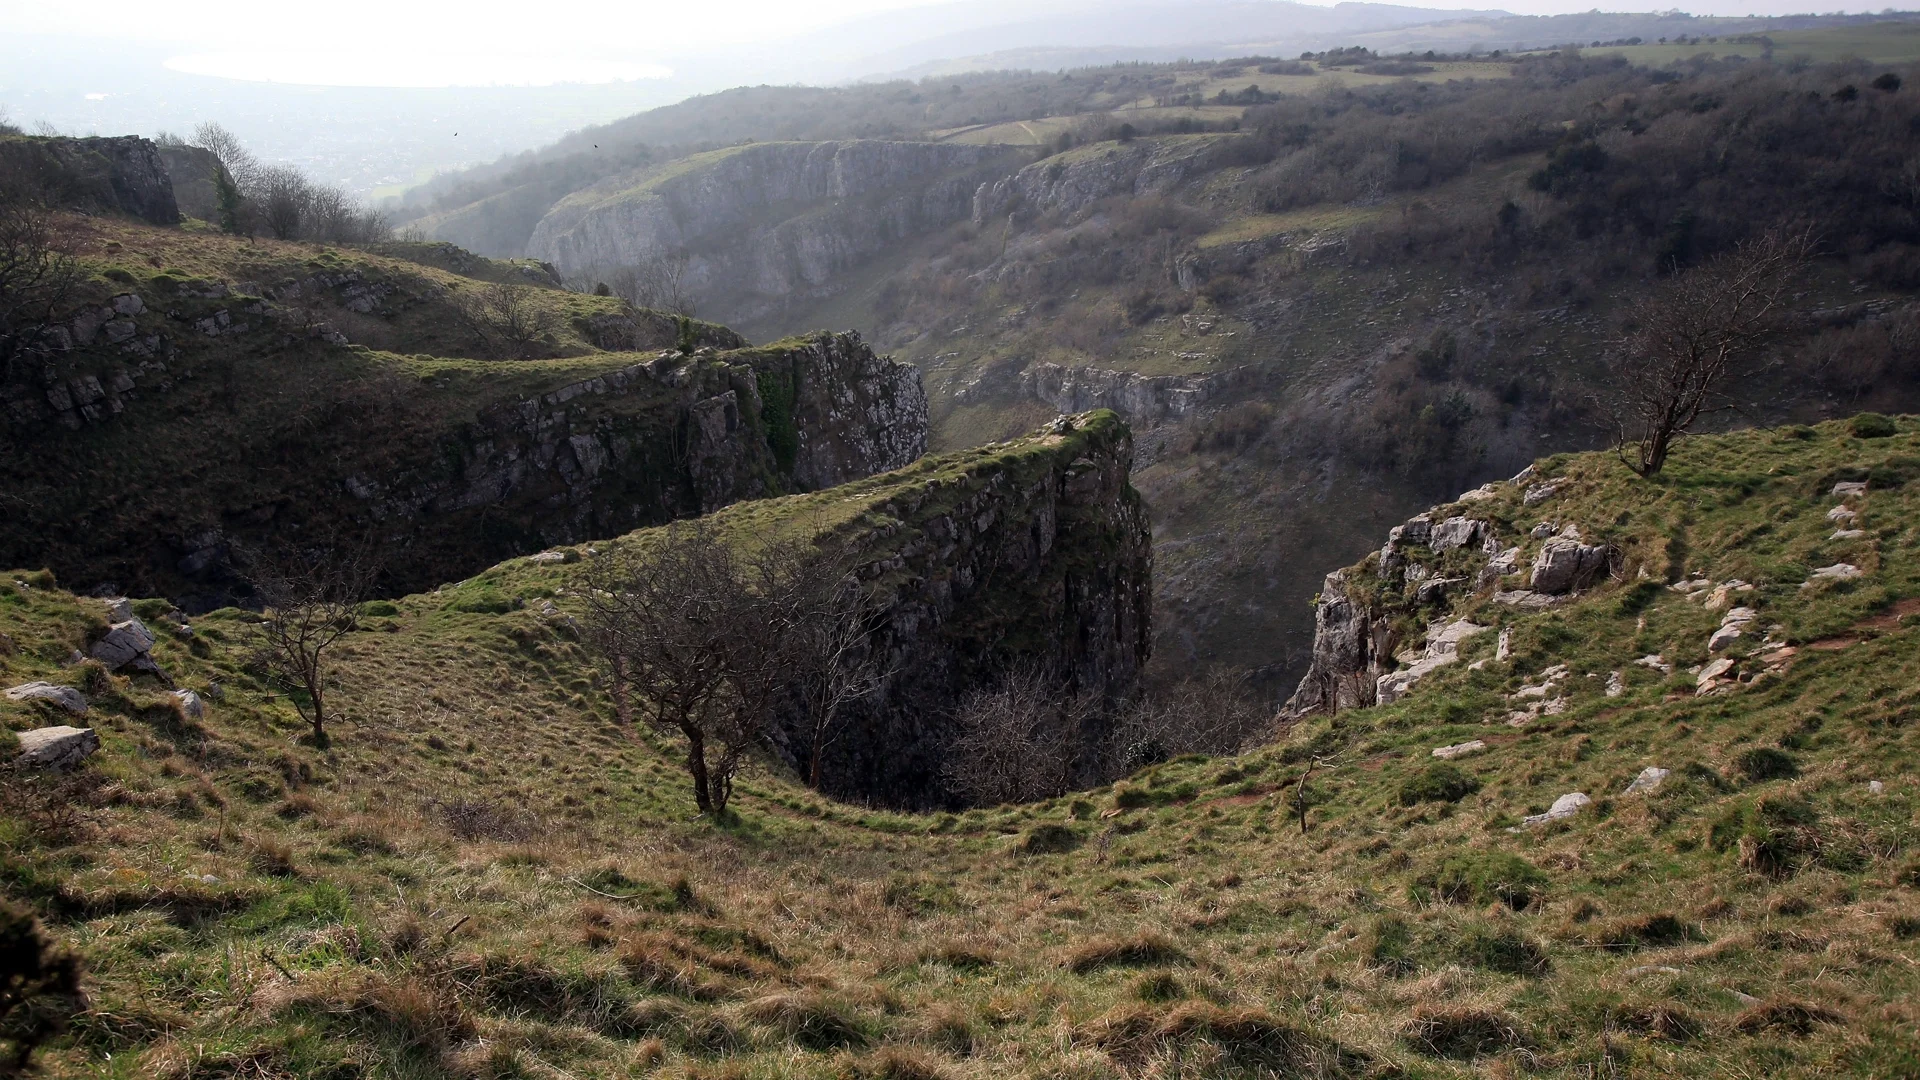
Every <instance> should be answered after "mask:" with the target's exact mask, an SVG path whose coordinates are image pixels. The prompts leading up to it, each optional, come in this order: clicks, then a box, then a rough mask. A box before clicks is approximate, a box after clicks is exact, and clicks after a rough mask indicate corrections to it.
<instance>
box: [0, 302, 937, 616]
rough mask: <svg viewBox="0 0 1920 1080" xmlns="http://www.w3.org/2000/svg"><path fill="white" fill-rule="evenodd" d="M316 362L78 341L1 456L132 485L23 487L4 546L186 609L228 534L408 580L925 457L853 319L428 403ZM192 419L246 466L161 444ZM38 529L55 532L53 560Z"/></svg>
mask: <svg viewBox="0 0 1920 1080" xmlns="http://www.w3.org/2000/svg"><path fill="white" fill-rule="evenodd" d="M136 299H137V298H134V297H127V298H124V299H122V300H119V301H116V303H119V304H123V305H125V306H126V307H128V308H132V307H133V303H132V301H134V300H136ZM109 308H110V309H111V308H112V305H109ZM117 317H120V318H124V319H126V320H127V321H128V323H129V324H130V325H131V324H132V317H131V316H117ZM248 318H249V316H248V315H247V314H246V313H245V312H241V313H240V316H239V317H238V318H236V319H235V320H233V321H232V322H231V323H230V324H229V326H240V325H244V323H245V322H246V321H248ZM105 325H106V326H108V327H111V325H112V322H111V320H109V321H108V322H107V323H106V324H105ZM220 329H222V328H221V327H217V326H216V327H214V328H213V330H211V331H209V332H210V333H214V332H218V331H219V330H220ZM98 332H99V333H102V334H107V333H112V332H113V331H111V330H110V329H100V330H99V331H98ZM127 340H129V341H131V342H133V343H134V344H141V343H142V342H143V341H144V339H142V338H139V337H138V336H129V337H128V338H127ZM335 355H336V357H337V358H335V359H310V360H309V361H308V362H307V364H306V367H307V369H308V370H307V371H305V372H304V373H303V375H302V377H301V379H300V380H299V385H297V386H286V385H284V383H285V379H284V377H281V378H279V379H278V380H277V381H276V380H269V381H267V382H255V381H254V380H253V377H252V374H251V372H252V368H251V367H248V366H246V365H245V364H244V362H243V361H240V360H234V359H227V360H224V361H221V362H220V364H216V365H212V366H209V364H208V363H202V362H200V361H198V360H196V359H195V358H194V357H193V356H192V355H191V354H185V353H179V352H175V351H171V350H169V351H166V352H164V353H163V352H158V351H156V352H154V354H153V355H152V356H141V357H137V358H136V357H134V356H132V355H128V356H126V357H124V358H123V359H122V360H120V361H118V362H115V363H111V364H109V363H107V362H105V361H104V360H102V359H100V358H99V357H98V356H97V355H95V354H93V353H78V354H76V356H75V358H73V359H72V360H71V361H70V362H69V364H70V365H71V370H69V367H66V366H63V367H60V368H59V373H60V374H59V377H57V378H54V380H53V382H52V383H51V384H49V389H47V390H46V391H45V392H44V393H38V392H34V391H33V390H32V389H31V388H15V391H16V392H18V393H19V396H18V397H16V398H14V399H13V400H12V402H11V416H12V420H13V423H12V424H11V429H10V430H9V428H8V427H0V435H4V436H7V437H8V443H9V444H10V445H9V446H8V450H7V452H8V453H9V454H13V453H19V454H21V455H22V457H21V458H20V460H23V461H24V460H34V461H41V460H45V461H63V462H66V463H67V464H66V467H65V470H64V471H65V472H66V473H67V474H68V475H77V476H84V477H85V478H86V480H85V487H86V496H87V504H88V505H89V506H98V505H99V504H101V503H103V502H104V503H109V504H113V503H120V502H127V500H129V499H131V497H132V494H133V493H134V492H136V491H137V492H138V495H139V497H138V499H137V500H132V501H131V502H130V503H129V504H128V506H129V508H127V509H124V510H115V511H112V512H103V511H99V510H92V511H85V513H87V514H88V516H89V524H88V527H87V528H84V529H67V528H64V527H63V526H62V525H61V524H60V522H59V519H60V518H61V517H62V515H64V514H66V513H67V512H68V511H67V510H66V509H64V507H65V503H63V502H62V498H63V496H61V494H60V493H59V491H58V490H56V489H54V488H51V487H47V488H45V489H44V490H40V489H38V488H36V490H35V491H32V492H27V493H28V494H36V493H37V494H43V495H44V496H45V497H44V498H31V499H28V500H27V502H28V507H27V509H26V510H25V511H23V512H22V513H21V514H17V515H13V516H12V518H11V520H10V521H9V522H8V524H7V525H6V526H5V527H4V528H0V561H4V562H6V563H8V564H9V565H30V564H31V565H40V564H45V563H51V564H52V566H53V567H54V569H55V570H56V571H58V572H59V573H60V575H61V576H62V577H63V578H64V579H66V580H69V581H75V582H79V583H83V584H85V585H87V586H88V587H91V586H92V585H93V584H94V583H97V582H110V583H113V584H114V585H116V586H118V587H119V588H120V589H122V590H131V591H134V592H136V593H140V594H149V595H167V596H171V597H173V598H175V599H176V601H178V602H180V603H182V604H183V605H185V606H189V607H192V608H204V607H207V606H215V605H218V604H221V603H225V602H228V601H229V600H231V599H232V594H231V592H230V590H231V589H232V588H234V587H235V584H236V583H235V582H234V581H233V579H232V578H231V576H230V572H229V571H228V569H227V564H228V555H229V552H230V550H231V548H232V546H233V545H234V544H235V543H243V544H248V545H259V544H262V543H265V542H270V541H271V540H272V538H273V537H275V536H280V535H284V534H286V533H287V532H289V531H293V530H299V531H303V532H304V533H307V534H311V533H313V532H315V531H320V532H323V533H324V532H326V531H338V530H345V531H348V532H352V533H358V532H362V531H366V530H373V531H374V532H375V533H376V534H377V535H379V536H380V537H381V538H382V539H383V540H384V541H385V544H386V546H387V548H388V549H389V551H390V554H389V556H388V570H389V575H390V581H389V583H388V587H389V588H391V589H392V590H393V591H396V592H399V591H409V590H419V589H425V588H431V587H433V586H434V585H437V584H439V583H441V582H444V581H449V580H456V579H458V578H461V577H464V576H466V575H468V574H471V573H473V572H474V571H475V570H476V569H478V568H480V567H484V566H486V565H489V564H491V563H493V562H497V561H499V560H501V559H503V558H507V557H509V556H512V555H516V554H524V553H526V552H528V551H535V550H538V549H540V548H541V547H543V546H546V545H550V544H556V543H565V542H574V541H581V540H588V539H593V538H597V537H606V536H613V535H617V534H619V533H623V532H627V531H630V530H632V529H636V528H642V527H645V526H648V525H654V524H659V523H662V522H665V521H669V520H672V519H674V518H678V517H685V516H690V515H695V514H701V513H706V512H708V511H711V510H713V509H716V508H718V507H720V506H724V505H726V504H727V503H730V502H734V501H737V500H741V499H750V498H758V497H761V496H766V495H775V494H784V493H790V492H796V491H807V490H813V489H815V488H819V487H827V486H832V485H835V484H840V483H844V482H846V481H848V480H852V479H855V478H858V477H863V476H867V475H870V474H872V473H876V472H881V471H885V470H888V469H895V468H899V467H901V466H903V465H906V464H908V463H909V462H911V461H913V460H914V459H916V458H918V457H919V456H921V455H922V454H923V453H924V452H925V450H926V437H927V434H926V433H927V417H926V396H925V394H924V392H923V391H922V389H921V386H920V379H919V372H918V370H917V369H915V368H913V367H911V366H909V365H905V364H899V363H896V362H894V361H892V360H890V359H887V358H884V357H880V356H876V355H875V354H874V353H873V350H872V349H870V348H869V347H867V346H866V344H865V343H863V342H862V341H861V340H860V339H859V337H858V336H857V335H851V334H842V335H826V334H822V335H819V336H817V337H814V338H810V339H799V340H794V341H790V342H784V343H780V344H777V345H773V346H767V347H763V348H758V349H745V350H738V349H737V350H734V351H730V352H721V351H717V350H714V349H712V348H702V349H699V350H696V352H695V354H694V355H693V356H691V357H682V356H680V355H678V354H677V353H663V354H661V355H660V356H659V357H657V358H655V359H652V360H649V361H646V362H643V363H633V362H632V361H631V359H629V360H628V361H627V363H625V364H624V365H620V366H615V365H613V364H606V365H604V366H603V367H602V368H601V370H599V371H597V372H594V373H591V374H590V375H588V376H587V377H584V378H582V377H580V376H579V375H575V376H574V377H573V378H572V379H571V380H570V381H567V382H565V383H563V384H562V385H559V386H556V387H554V388H552V389H550V390H546V391H544V392H536V393H533V394H531V395H528V396H523V397H510V398H506V399H504V400H503V399H499V398H496V399H495V400H493V401H492V402H491V403H482V404H481V405H480V406H479V407H478V408H477V409H474V407H473V406H472V405H470V404H456V403H454V402H452V401H445V400H443V398H445V396H446V393H447V392H448V391H449V390H450V389H451V388H450V386H449V384H446V383H443V382H441V381H438V380H435V379H433V378H431V377H426V378H423V377H422V374H421V373H417V372H414V371H412V370H411V369H410V368H409V367H408V365H406V364H405V363H403V362H401V361H400V360H399V359H398V358H382V357H380V356H378V355H377V354H368V353H364V352H360V353H355V352H351V351H347V350H340V351H339V352H338V353H337V354H335ZM221 365H224V366H221ZM49 370H53V368H52V367H50V369H49ZM266 370H279V368H278V367H275V366H274V365H273V364H272V362H271V361H268V369H266ZM266 370H263V372H262V375H263V376H264V375H265V374H266ZM574 370H576V371H577V370H578V368H577V367H576V368H575V369H574ZM504 374H506V373H505V372H503V375H504ZM513 382H514V383H518V384H519V385H526V380H525V379H524V378H516V379H515V380H513ZM508 385H513V383H509V384H508ZM227 395H231V397H228V396H227ZM462 410H472V411H465V412H463V411H462ZM49 419H55V420H58V421H59V423H57V424H56V423H50V422H49ZM202 422H216V423H218V422H225V423H229V424H231V425H232V426H231V430H229V432H228V437H227V441H226V445H225V453H226V454H228V455H232V456H234V458H235V460H236V461H238V462H243V463H246V464H244V465H243V466H242V467H240V468H238V469H235V468H231V467H229V466H228V465H226V464H224V463H221V462H210V461H206V460H202V459H201V458H199V457H198V456H197V452H194V451H191V450H190V448H189V447H188V445H186V444H185V443H184V442H183V443H182V444H181V445H180V447H179V448H178V449H175V448H173V446H172V445H171V444H172V443H173V442H174V441H175V439H176V437H177V436H182V435H184V434H185V433H186V431H187V429H188V428H191V427H193V426H195V425H197V424H200V423H202ZM175 425H186V427H185V428H177V427H176V426H175ZM188 456H190V460H189V459H184V458H185V457H188ZM176 459H182V460H176ZM255 473H270V474H273V475H274V476H277V477H278V479H274V480H272V482H270V483H269V482H266V480H265V479H264V478H263V477H261V476H256V475H254V474H255ZM22 490H23V491H24V490H25V489H24V488H23V489H22ZM123 496H125V498H123ZM74 497H75V498H77V497H79V496H78V495H75V496H74ZM49 535H60V536H67V537H69V538H70V541H71V542H69V543H62V544H60V545H57V546H56V547H55V549H54V550H53V551H51V552H50V551H49V550H48V548H49V545H48V543H47V539H46V538H47V537H48V536H49Z"/></svg>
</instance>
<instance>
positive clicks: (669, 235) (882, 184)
mask: <svg viewBox="0 0 1920 1080" xmlns="http://www.w3.org/2000/svg"><path fill="white" fill-rule="evenodd" d="M1019 160H1021V157H1020V152H1019V151H1016V150H1010V149H1009V148H1007V147H995V146H969V145H962V144H955V143H924V142H887V141H882V140H859V141H853V142H822V143H762V144H754V145H749V146H740V147H733V148H730V149H727V150H718V151H713V152H711V153H707V154H699V155H696V156H694V157H691V158H687V159H685V160H684V161H680V162H675V163H673V164H671V165H668V166H664V167H661V168H658V169H652V170H642V171H640V172H638V173H632V174H628V175H626V176H623V177H619V178H617V179H614V180H609V181H604V182H602V183H600V184H597V185H595V186H594V187H592V188H589V189H587V190H585V191H581V192H577V193H575V194H573V195H571V196H568V197H567V198H566V199H564V200H562V201H561V202H560V203H559V204H558V205H556V206H555V207H554V208H553V209H552V210H551V211H549V212H548V213H547V214H546V216H545V217H544V218H542V219H541V221H540V223H539V225H538V226H536V227H535V228H534V231H533V236H532V237H531V239H529V240H528V242H527V254H529V255H530V256H532V257H534V258H537V259H543V260H546V261H548V262H551V263H553V264H555V265H556V266H558V267H559V268H560V269H561V270H563V271H566V272H569V273H573V272H586V271H593V270H598V269H604V268H612V267H619V266H634V265H640V264H644V263H647V262H648V261H650V260H653V259H657V258H659V257H661V256H662V255H665V254H668V253H673V252H684V253H685V254H686V256H687V258H688V263H687V268H686V274H685V279H684V285H685V287H686V288H687V289H689V290H690V291H692V292H693V293H694V294H695V295H697V296H699V297H700V298H701V303H702V306H703V308H704V309H706V310H709V311H714V312H717V313H719V314H720V315H721V316H722V317H724V318H725V319H728V320H733V321H738V320H741V319H747V318H752V317H754V316H756V315H757V314H759V313H762V312H765V311H768V310H773V309H775V308H777V307H779V306H780V305H781V304H782V303H784V302H785V301H786V300H787V299H788V298H790V297H796V296H801V295H807V296H825V295H831V294H832V293H833V292H834V291H835V290H836V287H837V282H838V279H839V278H840V276H841V275H843V274H844V273H846V272H847V271H849V270H851V269H853V268H854V267H856V266H857V265H859V264H861V263H862V262H864V261H865V260H867V259H869V258H871V257H872V256H874V255H876V254H878V253H880V252H881V251H883V250H885V249H886V248H888V247H889V246H891V245H893V244H895V243H897V242H899V241H900V240H902V239H905V238H907V237H911V236H916V235H919V234H922V233H925V232H928V231H930V230H933V229H937V228H941V227H944V226H946V225H949V224H952V223H954V222H957V221H964V220H966V218H967V215H968V213H969V210H970V208H971V205H972V199H973V195H974V191H975V189H977V188H978V187H979V186H980V185H981V184H982V183H983V182H984V181H985V180H987V179H988V178H990V177H993V176H999V175H1005V173H1006V172H1007V171H1008V170H1009V169H1011V168H1013V167H1015V166H1016V165H1017V163H1018V161H1019Z"/></svg>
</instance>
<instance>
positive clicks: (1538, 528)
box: [1527, 521, 1560, 540]
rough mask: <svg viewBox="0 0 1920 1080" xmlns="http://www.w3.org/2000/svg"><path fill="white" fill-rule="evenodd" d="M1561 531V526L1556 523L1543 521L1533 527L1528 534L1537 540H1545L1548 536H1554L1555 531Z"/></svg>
mask: <svg viewBox="0 0 1920 1080" xmlns="http://www.w3.org/2000/svg"><path fill="white" fill-rule="evenodd" d="M1559 531H1560V526H1558V525H1555V524H1554V523H1553V522H1551V521H1543V522H1541V523H1540V524H1538V525H1535V526H1534V527H1533V530H1532V531H1531V532H1529V533H1527V535H1528V536H1531V537H1533V538H1534V539H1535V540H1545V539H1546V538H1547V537H1549V536H1552V535H1553V534H1554V533H1557V532H1559Z"/></svg>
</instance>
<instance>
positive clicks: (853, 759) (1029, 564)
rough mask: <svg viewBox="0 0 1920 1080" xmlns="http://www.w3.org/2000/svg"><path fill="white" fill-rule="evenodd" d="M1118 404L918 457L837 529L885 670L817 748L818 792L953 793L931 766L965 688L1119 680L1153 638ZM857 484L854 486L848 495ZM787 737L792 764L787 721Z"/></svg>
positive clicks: (1145, 551)
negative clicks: (1022, 680) (1026, 671)
mask: <svg viewBox="0 0 1920 1080" xmlns="http://www.w3.org/2000/svg"><path fill="white" fill-rule="evenodd" d="M1132 461H1133V440H1132V436H1131V434H1130V433H1129V432H1128V430H1127V427H1126V425H1125V424H1124V423H1122V422H1121V421H1120V419H1119V417H1117V416H1115V415H1114V414H1112V413H1110V412H1096V413H1090V414H1083V415H1080V416H1073V417H1062V418H1061V419H1060V420H1058V421H1055V423H1054V425H1053V426H1051V427H1050V428H1047V429H1044V430H1042V431H1041V432H1039V433H1037V434H1035V435H1034V436H1031V437H1029V438H1027V439H1024V440H1020V441H1017V442H1015V443H1011V444H996V445H994V446H989V447H984V448H982V449H980V450H975V451H966V452H963V453H961V454H957V455H949V456H948V457H947V458H943V459H928V460H927V461H926V462H924V463H923V465H922V467H923V468H925V469H927V470H928V472H929V475H928V476H927V477H926V479H925V481H924V482H921V483H916V484H914V485H912V486H911V487H909V488H906V489H904V490H903V491H901V492H900V493H898V494H896V495H894V496H892V497H891V498H890V499H889V500H888V501H887V502H886V503H884V504H883V505H880V506H877V507H875V508H874V510H873V511H872V512H870V513H869V514H866V515H863V517H862V518H861V519H860V522H859V523H858V524H857V525H856V526H854V527H852V528H851V529H849V530H848V531H849V533H850V534H851V535H849V536H848V540H849V541H850V542H851V543H852V544H853V545H854V546H855V548H856V549H857V550H861V551H863V552H866V553H867V554H866V559H867V562H866V564H865V566H864V568H863V570H862V571H861V573H862V576H863V577H864V578H866V579H867V580H869V581H871V582H872V583H873V584H874V586H875V587H876V589H877V591H878V592H879V594H880V597H881V610H882V613H883V614H882V616H881V618H880V621H879V625H878V626H877V627H876V630H875V642H876V648H878V649H879V650H880V651H881V653H882V655H883V657H884V661H883V663H884V666H885V669H886V670H889V671H891V672H892V673H893V674H892V676H891V678H890V679H889V681H888V684H887V686H886V687H885V689H884V690H883V691H881V692H880V693H879V694H877V695H875V697H874V698H873V699H871V700H869V701H866V702H863V703H858V704H856V705H855V706H854V707H853V709H852V710H851V712H852V715H851V717H850V720H849V723H848V728H847V730H848V735H847V737H845V738H842V739H840V740H839V741H837V742H836V743H834V744H833V745H832V746H831V747H829V748H828V751H827V755H826V757H825V759H824V769H823V780H824V783H825V786H826V787H827V789H828V790H830V791H832V792H834V793H836V794H840V795H843V796H848V797H860V798H867V799H873V800H877V801H881V802H885V803H888V804H891V805H897V806H911V807H935V806H944V805H951V804H952V803H953V802H954V798H953V796H952V794H951V792H950V791H949V790H948V788H947V786H946V781H945V779H944V777H943V776H942V768H943V765H944V762H945V761H946V755H947V750H948V747H949V745H950V744H951V742H952V741H953V739H954V737H955V735H956V734H957V731H956V729H955V728H954V726H953V723H952V720H951V718H950V713H951V710H952V709H953V707H954V706H956V705H957V704H958V703H959V701H960V698H961V697H962V695H963V694H964V693H965V692H966V691H967V690H969V689H972V688H976V687H980V686H986V685H991V684H992V683H993V682H994V680H995V679H996V678H998V677H999V676H1000V675H1001V674H1002V673H1004V672H1006V671H1007V670H1008V669H1009V668H1010V667H1012V666H1014V665H1015V664H1038V665H1041V666H1042V667H1044V668H1046V669H1048V670H1050V671H1052V672H1054V673H1056V674H1057V676H1058V677H1059V680H1060V683H1061V692H1062V693H1072V692H1075V691H1085V692H1091V693H1094V694H1097V695H1102V696H1108V697H1113V696H1118V695H1123V694H1125V693H1126V692H1127V691H1129V690H1130V689H1131V688H1132V686H1133V684H1134V682H1135V680H1136V678H1137V677H1138V674H1139V671H1140V668H1141V666H1142V665H1143V664H1145V662H1146V660H1147V657H1148V652H1149V649H1150V643H1151V624H1152V606H1153V588H1152V581H1153V555H1152V545H1151V537H1150V531H1149V526H1148V519H1147V510H1146V506H1145V504H1144V503H1143V502H1142V501H1141V499H1140V496H1139V494H1138V493H1137V492H1135V491H1134V489H1133V487H1132V485H1131V484H1130V483H1129V482H1128V479H1127V476H1128V471H1129V469H1130V468H1131V466H1132ZM854 497H857V496H854ZM787 736H788V739H787V745H786V746H785V747H784V749H785V750H786V751H787V752H788V753H789V754H790V755H791V756H792V759H793V760H794V762H795V763H796V764H797V763H799V762H802V761H805V760H806V759H807V756H808V747H807V746H806V744H805V736H804V734H802V733H801V732H799V731H790V732H788V733H787Z"/></svg>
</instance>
